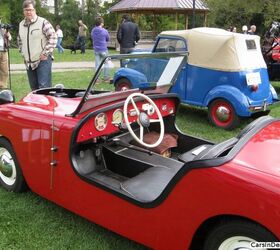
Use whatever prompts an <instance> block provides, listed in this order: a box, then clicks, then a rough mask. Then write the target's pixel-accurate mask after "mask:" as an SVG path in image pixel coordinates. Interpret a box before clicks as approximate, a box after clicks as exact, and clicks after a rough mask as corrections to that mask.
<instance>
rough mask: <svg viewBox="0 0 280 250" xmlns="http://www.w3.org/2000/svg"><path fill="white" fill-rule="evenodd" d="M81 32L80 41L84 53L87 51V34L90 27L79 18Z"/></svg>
mask: <svg viewBox="0 0 280 250" xmlns="http://www.w3.org/2000/svg"><path fill="white" fill-rule="evenodd" d="M78 24H79V34H78V41H79V44H80V46H81V53H82V54H84V53H85V52H86V36H87V30H88V27H87V26H86V25H85V24H84V23H83V21H82V20H79V22H78Z"/></svg>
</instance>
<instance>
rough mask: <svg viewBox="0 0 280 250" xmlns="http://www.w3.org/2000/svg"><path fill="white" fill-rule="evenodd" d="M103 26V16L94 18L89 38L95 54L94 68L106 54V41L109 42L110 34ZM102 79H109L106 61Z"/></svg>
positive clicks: (107, 80)
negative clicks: (93, 25)
mask: <svg viewBox="0 0 280 250" xmlns="http://www.w3.org/2000/svg"><path fill="white" fill-rule="evenodd" d="M103 26H104V20H103V18H102V17H97V18H96V19H95V27H94V28H93V29H92V30H91V39H92V43H93V50H94V56H95V70H97V69H98V67H99V65H100V63H101V61H102V60H103V59H104V58H105V57H106V56H107V55H108V49H107V42H109V39H110V36H109V33H108V31H107V30H106V29H105V28H103ZM104 81H105V82H109V81H110V77H109V67H108V63H105V65H104Z"/></svg>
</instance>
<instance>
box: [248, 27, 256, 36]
mask: <svg viewBox="0 0 280 250" xmlns="http://www.w3.org/2000/svg"><path fill="white" fill-rule="evenodd" d="M256 30H257V27H256V25H251V27H250V30H249V31H248V34H250V35H255V33H256Z"/></svg>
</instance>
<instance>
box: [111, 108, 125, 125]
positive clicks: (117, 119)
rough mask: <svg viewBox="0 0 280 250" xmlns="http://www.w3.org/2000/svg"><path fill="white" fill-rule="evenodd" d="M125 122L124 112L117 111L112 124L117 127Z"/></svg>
mask: <svg viewBox="0 0 280 250" xmlns="http://www.w3.org/2000/svg"><path fill="white" fill-rule="evenodd" d="M122 121H123V111H122V110H121V109H117V110H115V111H114V113H113V117H112V123H113V124H115V125H118V124H121V123H122Z"/></svg>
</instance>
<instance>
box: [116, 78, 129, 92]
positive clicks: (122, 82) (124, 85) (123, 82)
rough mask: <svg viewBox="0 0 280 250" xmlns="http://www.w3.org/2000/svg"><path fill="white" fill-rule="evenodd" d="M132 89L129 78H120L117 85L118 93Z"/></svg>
mask: <svg viewBox="0 0 280 250" xmlns="http://www.w3.org/2000/svg"><path fill="white" fill-rule="evenodd" d="M131 88H132V84H131V82H130V81H129V80H128V79H127V78H120V79H118V80H117V81H116V83H115V90H116V91H124V90H128V89H131Z"/></svg>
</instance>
